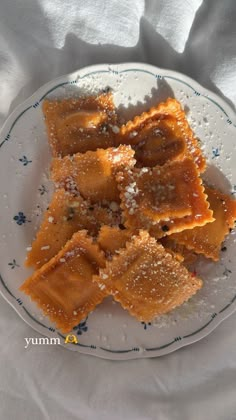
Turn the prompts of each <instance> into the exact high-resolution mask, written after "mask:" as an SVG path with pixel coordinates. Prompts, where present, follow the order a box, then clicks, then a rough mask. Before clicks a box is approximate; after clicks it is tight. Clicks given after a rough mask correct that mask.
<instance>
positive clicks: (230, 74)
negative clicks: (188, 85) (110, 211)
mask: <svg viewBox="0 0 236 420" xmlns="http://www.w3.org/2000/svg"><path fill="white" fill-rule="evenodd" d="M235 22H236V1H235V0H225V1H222V0H203V1H201V0H188V1H185V2H184V1H182V0H156V1H155V0H146V2H144V0H136V1H132V0H123V1H122V0H86V1H83V0H70V2H69V1H63V0H54V1H52V0H35V1H32V0H1V2H0V125H1V124H2V123H3V122H4V120H5V118H6V117H7V115H8V113H9V112H10V111H11V110H13V109H14V107H15V106H16V105H17V104H19V103H20V102H22V101H23V100H24V99H25V98H26V97H28V96H29V95H30V94H32V93H33V92H34V91H35V90H36V89H37V88H38V87H39V86H40V85H42V84H44V83H45V82H47V81H49V80H51V79H53V78H55V77H56V76H59V75H62V74H65V73H68V72H71V71H73V70H76V69H78V68H81V67H84V66H86V65H90V64H95V63H103V62H110V63H113V62H122V61H142V62H147V63H150V64H154V65H157V66H160V67H166V68H170V69H174V70H177V71H181V72H183V73H186V74H187V75H189V76H191V77H193V78H195V79H196V80H198V81H199V82H200V83H202V84H203V85H204V86H206V87H208V88H210V89H211V90H213V91H215V92H217V93H218V94H219V95H221V96H222V97H225V99H226V100H227V101H228V102H229V103H231V105H233V104H234V105H235V104H236V29H235V28H236V26H235ZM235 327H236V314H235V315H233V316H231V317H230V318H229V319H228V320H226V321H225V322H224V323H223V324H221V325H220V326H219V327H218V328H217V329H216V330H215V331H214V332H213V333H212V334H210V336H208V337H206V338H205V339H203V340H202V341H201V342H198V343H196V344H194V345H192V346H189V347H187V348H184V349H181V350H179V351H177V352H175V353H173V354H170V355H168V356H165V357H162V358H156V359H149V360H134V361H127V362H112V361H106V360H100V359H97V358H94V357H91V356H84V355H80V354H79V353H74V352H70V351H68V350H66V349H64V348H60V347H59V346H29V347H28V349H25V348H24V345H25V341H24V337H38V336H39V334H38V333H36V332H34V331H33V330H32V329H31V328H30V327H29V326H27V325H26V324H25V323H24V322H23V321H22V320H21V319H20V318H19V317H18V315H17V314H16V313H15V312H14V310H13V309H12V308H11V307H10V306H9V305H8V304H7V303H6V302H5V301H4V300H3V299H2V298H0V368H1V370H0V372H1V380H0V419H1V420H3V419H4V420H13V419H14V420H15V419H16V418H17V419H18V420H23V419H24V420H28V419H29V420H31V419H34V420H41V419H45V420H49V419H50V420H54V419H55V420H65V419H66V420H78V419H79V420H94V419H96V420H121V419H129V420H146V419H147V420H149V419H155V420H156V419H157V420H175V419H177V420H205V419H207V420H235V419H236V351H235V349H236V328H235Z"/></svg>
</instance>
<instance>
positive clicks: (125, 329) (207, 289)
mask: <svg viewBox="0 0 236 420" xmlns="http://www.w3.org/2000/svg"><path fill="white" fill-rule="evenodd" d="M107 86H110V87H111V88H112V89H113V92H114V99H115V104H116V106H117V107H118V112H119V113H120V115H121V116H122V117H123V118H124V119H129V118H130V117H133V116H134V115H135V114H137V113H140V112H141V111H143V110H147V109H149V108H150V106H152V105H154V104H156V103H157V102H159V101H161V100H164V99H166V98H167V97H168V96H175V97H176V98H177V99H178V100H179V101H180V102H181V104H182V106H183V107H185V110H186V112H187V116H188V119H189V122H190V124H191V126H192V128H193V129H194V131H195V133H196V135H197V136H198V137H199V138H200V139H201V141H202V147H203V150H204V153H205V154H206V156H207V157H208V169H207V171H206V173H205V174H204V177H205V178H207V180H208V182H210V183H211V184H212V185H214V186H217V187H218V188H220V189H221V190H222V191H223V192H227V193H229V194H236V169H235V166H234V163H233V162H235V161H236V141H235V139H236V126H235V124H236V118H235V115H234V113H233V111H232V110H231V109H230V108H229V106H228V105H227V104H226V103H225V102H224V101H223V100H222V99H220V98H219V97H218V96H216V95H215V94H213V93H211V92H209V91H208V90H206V89H205V88H203V87H202V86H200V85H199V84H198V83H196V82H195V81H193V80H191V79H190V78H188V77H186V76H184V75H182V74H179V73H176V72H173V71H169V70H163V69H159V68H155V67H152V66H149V65H146V64H139V63H129V64H119V65H112V66H110V65H107V64H104V65H98V66H92V67H87V68H84V69H82V70H79V71H77V72H75V73H73V74H69V75H67V76H63V77H60V78H58V79H56V80H53V81H52V82H50V83H48V84H47V85H45V86H43V87H42V88H41V89H39V90H38V91H37V92H36V93H35V94H34V95H33V96H32V97H31V98H29V99H28V100H27V101H25V102H24V103H23V104H22V105H20V106H18V107H17V109H16V110H15V111H14V112H13V113H12V115H11V116H10V117H9V118H8V120H7V122H6V123H5V125H4V127H3V128H2V131H1V134H0V185H1V217H0V223H1V227H0V235H1V237H0V255H1V268H0V273H1V275H0V289H1V294H2V295H3V297H4V298H5V299H6V300H7V301H8V302H9V303H10V304H11V305H12V306H13V307H14V308H15V310H16V311H17V312H18V314H19V315H20V316H21V317H22V318H23V319H24V320H25V321H26V322H27V323H28V324H30V325H31V326H32V327H33V328H34V329H35V330H37V331H38V332H40V333H42V334H44V335H45V336H47V337H49V338H51V337H58V338H60V341H61V344H62V345H64V346H66V348H70V349H72V350H75V351H79V352H82V353H88V354H91V355H95V356H100V357H104V358H109V359H132V358H140V357H153V356H161V355H163V354H166V353H169V352H172V351H174V350H176V349H177V348H179V347H182V346H185V345H187V344H190V343H193V342H194V341H197V340H199V339H201V338H202V337H204V336H206V335H207V334H209V333H210V332H211V331H212V330H213V329H214V328H215V327H216V326H217V325H218V324H219V323H220V322H221V321H222V320H223V319H225V318H226V317H228V316H229V315H230V314H231V313H232V312H234V311H235V309H236V279H235V272H236V270H235V268H236V262H235V249H236V246H235V240H236V239H235V238H236V236H235V235H234V232H232V233H231V235H230V236H229V237H228V238H227V241H226V243H225V247H226V250H225V251H224V252H222V255H221V260H220V261H219V262H218V263H213V262H211V261H206V260H203V259H202V260H200V261H199V262H198V264H197V266H196V267H195V268H196V271H197V273H198V274H199V275H200V276H201V277H202V278H203V280H204V287H203V288H202V290H201V291H200V292H199V293H197V295H196V296H194V297H193V298H192V299H191V300H190V301H189V302H187V303H185V304H184V305H183V306H181V307H180V308H178V309H176V310H175V311H173V312H172V313H170V314H168V315H165V316H162V317H160V318H159V319H158V320H157V321H156V322H154V323H152V324H144V323H140V322H138V321H136V320H135V319H133V318H132V317H131V316H129V314H128V313H127V312H126V311H124V310H122V308H121V307H120V306H119V304H114V303H113V302H112V301H111V300H110V299H107V300H106V301H105V302H104V303H102V305H100V306H99V307H98V308H97V309H96V310H95V311H94V312H93V313H92V314H90V315H89V317H88V319H87V320H85V321H84V322H83V323H81V324H80V325H78V326H77V328H76V329H75V330H74V331H73V333H74V334H75V335H76V336H77V337H78V344H77V345H75V344H64V338H63V335H61V334H60V332H59V331H57V330H56V329H55V326H54V325H53V324H52V323H51V322H50V321H49V320H48V319H47V318H46V317H44V316H43V315H42V313H41V312H40V311H39V309H37V307H36V305H35V304H34V303H32V302H31V301H30V299H29V298H27V297H26V296H25V295H23V294H22V293H20V292H19V290H18V288H19V286H20V285H21V284H22V282H23V280H24V279H25V278H26V277H28V276H29V275H30V273H31V271H30V270H28V269H26V268H24V259H25V255H26V248H27V247H28V246H30V244H31V241H32V238H33V236H34V235H35V231H36V230H37V229H38V226H39V224H40V220H41V216H42V212H43V211H44V209H45V208H46V207H47V204H48V202H49V200H50V195H51V193H52V185H51V184H50V182H49V180H48V167H49V162H50V159H51V156H50V152H49V148H48V144H47V136H46V132H45V126H44V121H43V115H42V101H43V99H44V98H45V97H50V98H54V97H65V96H72V95H79V94H81V93H85V92H86V93H90V92H91V93H96V92H98V91H99V90H101V89H103V88H106V87H107Z"/></svg>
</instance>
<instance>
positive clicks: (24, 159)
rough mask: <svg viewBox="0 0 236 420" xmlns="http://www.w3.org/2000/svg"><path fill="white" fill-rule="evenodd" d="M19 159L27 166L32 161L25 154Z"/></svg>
mask: <svg viewBox="0 0 236 420" xmlns="http://www.w3.org/2000/svg"><path fill="white" fill-rule="evenodd" d="M19 161H20V162H22V163H23V166H27V165H28V163H31V162H32V160H29V159H27V157H26V156H25V155H24V156H23V157H22V158H21V159H19Z"/></svg>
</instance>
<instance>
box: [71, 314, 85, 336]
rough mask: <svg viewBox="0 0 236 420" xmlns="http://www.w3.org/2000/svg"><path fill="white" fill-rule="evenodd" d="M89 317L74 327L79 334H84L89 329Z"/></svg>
mask: <svg viewBox="0 0 236 420" xmlns="http://www.w3.org/2000/svg"><path fill="white" fill-rule="evenodd" d="M87 319H88V317H87V318H86V319H84V320H83V321H81V322H80V323H79V324H78V325H76V326H75V327H74V328H73V330H74V331H76V334H77V335H82V334H83V332H86V331H88V326H87V325H86V323H87Z"/></svg>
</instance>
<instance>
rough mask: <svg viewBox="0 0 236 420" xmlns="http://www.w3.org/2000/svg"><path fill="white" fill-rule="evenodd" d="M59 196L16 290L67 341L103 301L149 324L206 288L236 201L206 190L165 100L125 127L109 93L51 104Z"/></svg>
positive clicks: (188, 139) (175, 110) (194, 147)
mask: <svg viewBox="0 0 236 420" xmlns="http://www.w3.org/2000/svg"><path fill="white" fill-rule="evenodd" d="M43 113H44V116H45V122H46V126H47V131H48V139H49V143H50V146H51V151H52V156H53V157H52V163H51V179H52V181H53V182H54V185H55V192H54V194H53V196H52V199H51V202H50V203H49V207H48V209H47V211H46V212H45V214H44V217H43V221H42V224H41V226H40V228H39V231H38V233H37V235H36V238H35V240H34V241H33V243H32V248H31V250H30V251H29V252H28V255H27V258H26V266H27V267H33V268H34V269H35V272H34V274H33V275H32V276H31V277H30V278H28V279H27V280H26V281H25V282H24V283H23V285H22V286H21V288H20V290H22V291H23V292H24V293H26V294H27V295H29V296H30V298H31V299H32V300H33V301H35V302H36V303H37V305H38V306H39V307H40V308H41V309H42V310H43V312H44V314H45V315H47V316H48V317H49V318H50V319H51V321H53V322H55V324H56V326H57V328H59V329H60V330H61V331H62V332H63V333H67V332H70V331H71V329H72V328H73V327H74V326H75V325H77V324H78V323H79V322H80V321H81V320H83V319H84V318H85V317H86V316H87V315H88V314H89V313H90V312H91V311H93V310H94V309H95V307H96V306H97V305H98V304H100V303H101V302H102V301H103V299H104V298H105V297H106V296H108V295H111V296H113V298H114V300H116V301H118V302H120V304H121V306H122V307H123V308H124V309H126V310H127V311H128V312H129V313H130V314H131V315H133V316H134V317H136V318H137V319H138V320H140V321H145V322H148V321H151V320H153V318H155V317H157V316H158V315H160V314H164V313H167V312H169V311H171V310H172V309H173V308H175V307H176V306H178V305H181V304H182V303H183V302H185V301H186V300H188V299H189V298H190V297H191V296H192V295H194V294H195V293H196V292H197V290H198V289H200V288H201V287H202V280H201V279H199V278H198V277H197V275H196V274H195V273H192V272H191V270H190V271H189V267H190V263H192V262H193V261H194V260H195V259H196V257H197V255H199V254H202V255H204V256H205V257H206V258H210V259H212V260H214V261H217V260H218V259H219V256H220V250H221V244H222V242H223V241H224V239H225V236H226V235H227V234H228V233H229V231H230V230H231V229H232V228H233V226H234V220H235V219H236V201H234V200H232V199H231V198H230V197H229V196H227V195H225V194H222V193H221V192H220V191H217V190H215V189H212V188H210V187H209V186H207V185H204V184H203V182H202V179H201V174H202V173H203V172H204V170H205V168H206V161H205V158H204V156H203V154H202V151H201V149H200V148H199V144H198V141H197V139H196V138H195V136H194V133H193V131H192V130H191V128H190V126H189V124H188V121H187V119H186V116H185V113H184V111H183V110H182V108H181V105H180V103H179V102H178V101H176V100H175V99H171V98H169V99H167V100H166V102H163V103H160V104H158V105H157V106H156V107H153V108H151V109H150V110H149V111H148V112H144V113H143V114H141V115H138V116H136V117H135V118H134V119H133V120H132V121H129V122H127V123H126V124H123V125H119V120H118V117H117V113H116V109H115V106H114V103H113V96H112V94H111V93H110V92H108V93H107V92H106V93H102V94H100V95H97V96H94V97H93V96H89V97H80V98H70V99H63V100H45V101H44V104H43Z"/></svg>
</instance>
